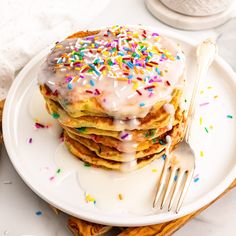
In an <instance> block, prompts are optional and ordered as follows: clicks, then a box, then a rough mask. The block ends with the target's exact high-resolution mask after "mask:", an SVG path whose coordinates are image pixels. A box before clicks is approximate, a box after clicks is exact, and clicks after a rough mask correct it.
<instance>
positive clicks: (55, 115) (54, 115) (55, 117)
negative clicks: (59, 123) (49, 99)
mask: <svg viewBox="0 0 236 236" xmlns="http://www.w3.org/2000/svg"><path fill="white" fill-rule="evenodd" d="M52 117H53V118H54V119H58V118H59V117H60V115H59V114H57V113H52Z"/></svg>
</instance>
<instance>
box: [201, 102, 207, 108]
mask: <svg viewBox="0 0 236 236" xmlns="http://www.w3.org/2000/svg"><path fill="white" fill-rule="evenodd" d="M208 104H209V102H204V103H201V104H200V105H199V106H200V107H202V106H206V105H208Z"/></svg>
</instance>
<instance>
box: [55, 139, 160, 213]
mask: <svg viewBox="0 0 236 236" xmlns="http://www.w3.org/2000/svg"><path fill="white" fill-rule="evenodd" d="M54 161H55V163H56V165H57V166H58V167H60V168H62V169H63V173H62V174H61V176H60V177H58V179H57V180H56V183H57V184H59V183H61V181H63V179H65V177H66V176H68V175H70V174H74V173H76V176H77V181H78V185H79V186H80V188H81V189H83V191H84V193H86V194H89V195H90V196H91V197H93V198H95V200H96V204H95V205H94V207H97V208H99V209H103V210H105V211H109V212H113V213H115V214H119V213H132V214H150V213H151V212H152V199H153V197H154V192H155V186H156V183H157V181H158V178H159V176H160V173H161V168H162V165H163V160H162V159H159V160H156V161H154V162H152V163H151V164H150V165H149V166H148V167H144V168H142V169H141V170H138V171H133V172H131V173H127V172H124V173H123V172H118V171H110V170H104V169H100V168H94V167H85V166H84V163H83V162H81V161H80V160H78V159H77V158H75V157H74V156H73V155H71V154H70V153H69V152H68V151H67V148H66V147H65V145H64V144H61V145H60V146H59V147H58V148H57V150H56V151H55V155H54ZM134 165H136V161H133V162H130V163H127V164H126V165H124V166H123V169H124V171H127V168H128V169H129V168H131V167H133V166H134ZM152 170H155V171H152ZM130 188H132V194H130ZM119 194H121V195H122V197H123V199H122V200H119V198H118V195H119ZM133 198H135V201H133ZM88 204H89V203H88ZM127 206H129V210H128V211H127V209H128V208H127Z"/></svg>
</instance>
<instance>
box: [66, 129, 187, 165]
mask: <svg viewBox="0 0 236 236" xmlns="http://www.w3.org/2000/svg"><path fill="white" fill-rule="evenodd" d="M181 130H182V129H180V128H179V126H176V127H174V128H173V129H172V131H171V132H167V133H166V134H164V135H162V136H161V137H160V139H155V140H154V142H153V145H151V146H150V147H148V148H147V149H145V150H142V151H136V148H135V147H133V144H129V143H128V142H126V143H125V144H124V146H127V147H129V148H130V149H132V148H133V152H128V153H127V152H120V151H118V150H117V149H115V148H111V147H108V146H105V145H103V144H99V143H96V142H94V141H93V140H91V139H86V138H82V137H78V136H75V135H73V134H71V133H67V134H68V136H69V137H70V138H72V139H73V140H75V141H77V142H79V143H80V144H82V145H84V146H86V147H87V148H88V149H89V150H91V151H93V152H95V153H96V155H97V156H99V157H101V158H103V159H107V160H113V161H119V162H129V161H132V160H134V159H139V158H143V157H146V156H150V155H152V154H155V153H160V152H161V151H163V150H164V149H165V148H166V146H167V145H168V143H167V142H166V141H165V137H166V136H167V135H168V136H169V137H170V138H171V140H172V144H173V145H174V144H176V143H177V142H179V140H180V139H181V137H182V135H181ZM159 140H162V142H161V143H160V142H159Z"/></svg>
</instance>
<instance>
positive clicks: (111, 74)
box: [39, 27, 184, 119]
mask: <svg viewBox="0 0 236 236" xmlns="http://www.w3.org/2000/svg"><path fill="white" fill-rule="evenodd" d="M108 30H109V32H110V33H109V35H108V36H107V37H105V36H104V35H106V34H107V32H108ZM111 32H112V33H111ZM117 32H120V34H119V35H118V36H115V35H114V34H116V33H117ZM143 32H145V35H146V36H145V37H146V39H144V37H143V36H142V35H144V33H143ZM95 37H96V38H95V39H94V37H91V36H88V37H86V38H82V39H66V40H64V41H63V42H61V43H60V44H57V45H56V47H55V48H54V49H53V51H52V53H51V54H50V55H49V57H48V59H47V61H46V62H45V63H44V64H43V66H42V68H41V71H40V72H39V82H40V83H41V84H46V85H47V86H48V87H49V88H50V89H51V90H52V91H56V90H57V92H58V93H59V98H60V103H61V104H62V106H64V107H65V106H66V105H67V104H68V103H74V102H79V101H82V100H86V99H88V98H91V97H95V98H96V99H97V101H98V102H99V103H100V104H101V106H102V107H103V108H104V109H105V112H106V113H107V114H108V115H110V116H114V117H115V118H117V119H125V118H129V119H133V118H139V117H144V116H145V115H146V114H147V113H148V112H149V111H150V109H151V107H152V106H153V105H154V104H155V103H157V102H158V101H161V100H166V99H167V98H169V95H170V94H171V93H172V91H173V88H175V86H179V79H180V77H181V75H182V74H183V70H184V56H183V53H182V51H181V49H180V48H178V46H177V45H176V44H175V43H174V42H172V41H171V40H169V39H167V38H165V37H162V36H158V34H156V33H154V34H153V32H150V31H144V30H141V29H128V28H126V27H121V28H120V27H112V28H109V29H105V30H101V31H100V33H98V34H97V35H96V36H95ZM129 38H132V40H131V41H130V43H129V44H128V43H127V42H126V39H129ZM139 43H141V46H143V47H144V48H146V50H144V51H143V52H141V51H142V49H141V48H140V46H136V47H134V46H133V45H138V44H139ZM94 44H96V45H98V46H97V47H98V48H99V50H101V52H100V51H99V52H98V51H97V49H96V48H93V45H94ZM71 46H72V48H75V49H76V50H80V49H81V48H83V50H81V52H82V53H83V59H82V60H80V61H78V59H79V56H78V55H72V54H71V53H72V51H73V50H72V49H71ZM110 46H111V48H116V47H117V48H118V54H117V53H113V54H112V53H110V51H109V50H110V48H109V47H110ZM153 47H154V48H153ZM89 49H90V51H89ZM129 50H131V51H132V53H136V54H137V56H136V57H135V56H131V55H130V54H131V53H129ZM63 53H66V54H67V55H68V57H69V58H72V56H73V58H72V61H74V60H77V62H72V64H71V60H69V59H66V58H65V57H62V54H63ZM106 53H107V54H106ZM119 53H121V54H120V55H119ZM145 53H146V54H145ZM149 53H151V54H150V58H149V59H148V60H149V62H148V63H149V64H150V62H153V63H157V64H158V65H157V64H152V66H151V67H150V66H149V65H147V64H146V62H145V63H144V60H143V59H139V58H138V57H139V56H140V55H141V57H143V56H144V58H146V57H147V56H148V55H149ZM142 54H143V55H142ZM107 55H109V56H107ZM138 55H139V56H138ZM163 55H164V57H166V58H163V57H162V56H163ZM130 58H131V61H132V63H131V61H130ZM107 59H110V62H112V63H113V65H111V66H108V67H106V69H104V70H101V68H103V67H104V65H103V63H104V61H106V60H107ZM95 60H99V63H98V64H97V63H96V64H95ZM120 60H123V61H125V62H129V63H131V64H132V66H131V68H130V69H129V67H128V66H127V65H126V66H125V64H124V63H123V64H122V63H121V68H120V67H119V65H118V64H119V63H120ZM65 63H67V64H68V63H69V65H70V66H65ZM75 63H77V65H76V64H75ZM142 63H144V64H142ZM84 65H85V66H87V67H88V65H89V67H90V69H91V68H93V69H92V71H93V72H91V73H89V72H84V68H85V67H84ZM55 66H57V67H58V68H57V69H56V73H53V72H52V70H55ZM76 66H77V67H76ZM133 66H134V69H133ZM75 67H76V68H77V70H76V69H75ZM125 67H127V68H128V69H129V70H127V68H125ZM107 68H108V69H107ZM109 68H110V69H109ZM140 69H141V70H142V73H143V74H142V73H141V72H140ZM135 70H136V71H135ZM137 70H138V71H137ZM125 71H126V72H125ZM127 71H128V72H127ZM103 73H105V74H103ZM124 73H128V74H126V75H124ZM129 76H130V77H132V78H129V79H128V77H129ZM119 78H122V80H120V79H119ZM137 78H139V79H140V78H141V80H142V81H140V80H138V79H137ZM71 79H72V80H71ZM69 80H71V81H69ZM91 81H92V82H91ZM68 84H69V86H71V88H70V89H68ZM135 86H136V88H134V87H135ZM149 86H154V87H153V88H150V89H147V88H148V87H149ZM96 89H97V90H98V91H99V93H100V94H98V93H97V92H96ZM86 90H87V92H86ZM88 90H89V91H90V92H91V93H88ZM136 90H138V91H140V92H141V93H142V95H139V94H138V92H137V91H136Z"/></svg>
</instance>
